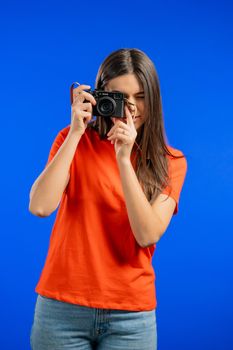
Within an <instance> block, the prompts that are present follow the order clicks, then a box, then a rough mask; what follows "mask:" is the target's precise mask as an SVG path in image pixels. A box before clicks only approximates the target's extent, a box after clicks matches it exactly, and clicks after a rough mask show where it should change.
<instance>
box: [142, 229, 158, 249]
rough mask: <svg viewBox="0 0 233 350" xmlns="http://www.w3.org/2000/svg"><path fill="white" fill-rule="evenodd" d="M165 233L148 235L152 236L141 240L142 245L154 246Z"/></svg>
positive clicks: (144, 246)
mask: <svg viewBox="0 0 233 350" xmlns="http://www.w3.org/2000/svg"><path fill="white" fill-rule="evenodd" d="M162 235H163V233H162V234H160V233H156V234H154V235H152V236H148V237H152V238H150V239H148V240H144V241H142V242H140V244H139V245H140V247H142V248H149V247H150V246H153V245H154V244H156V243H158V241H159V240H160V238H161V237H162Z"/></svg>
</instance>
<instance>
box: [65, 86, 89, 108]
mask: <svg viewBox="0 0 233 350" xmlns="http://www.w3.org/2000/svg"><path fill="white" fill-rule="evenodd" d="M90 88H91V86H90V85H80V84H79V83H77V82H74V83H72V84H71V86H70V102H71V104H73V101H74V96H75V95H76V94H77V93H78V92H79V91H81V90H84V89H87V90H88V89H90Z"/></svg>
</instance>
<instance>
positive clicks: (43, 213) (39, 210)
mask: <svg viewBox="0 0 233 350" xmlns="http://www.w3.org/2000/svg"><path fill="white" fill-rule="evenodd" d="M28 210H29V212H30V213H31V214H33V215H35V216H39V217H40V218H45V217H47V216H49V215H50V214H51V213H48V212H46V211H44V210H43V209H42V208H34V207H33V205H32V204H31V202H30V203H29V207H28Z"/></svg>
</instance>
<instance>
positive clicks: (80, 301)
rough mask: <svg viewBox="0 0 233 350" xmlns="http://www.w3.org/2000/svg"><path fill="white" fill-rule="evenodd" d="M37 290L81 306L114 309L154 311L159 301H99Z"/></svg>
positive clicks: (36, 290)
mask: <svg viewBox="0 0 233 350" xmlns="http://www.w3.org/2000/svg"><path fill="white" fill-rule="evenodd" d="M35 292H36V293H37V294H39V295H41V296H44V297H47V298H51V299H55V300H58V301H62V302H66V303H70V304H75V305H81V306H87V307H91V308H101V309H113V310H126V311H152V310H155V308H156V306H157V303H156V301H153V303H151V304H148V305H142V304H141V305H138V304H135V303H132V302H128V303H127V302H122V301H119V302H114V301H109V300H108V301H105V302H104V303H103V302H98V301H94V302H93V301H91V300H88V299H84V298H82V297H79V296H73V295H72V296H70V295H67V294H65V293H58V292H56V293H54V292H51V291H47V290H44V289H40V288H36V289H35Z"/></svg>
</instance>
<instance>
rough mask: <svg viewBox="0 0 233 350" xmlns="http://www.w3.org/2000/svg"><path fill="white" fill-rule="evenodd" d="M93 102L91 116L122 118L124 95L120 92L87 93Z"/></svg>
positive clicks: (94, 91) (98, 91)
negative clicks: (94, 101) (93, 99)
mask: <svg viewBox="0 0 233 350" xmlns="http://www.w3.org/2000/svg"><path fill="white" fill-rule="evenodd" d="M88 92H89V94H91V95H92V96H93V97H94V98H95V100H96V105H95V106H93V115H94V116H96V117H97V116H100V117H108V118H110V117H116V118H123V117H124V94H123V93H122V92H108V91H103V90H93V91H88Z"/></svg>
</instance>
